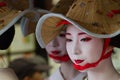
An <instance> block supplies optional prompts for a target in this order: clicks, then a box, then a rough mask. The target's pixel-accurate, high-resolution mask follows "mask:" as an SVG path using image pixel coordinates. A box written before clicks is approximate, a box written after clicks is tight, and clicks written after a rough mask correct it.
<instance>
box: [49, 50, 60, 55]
mask: <svg viewBox="0 0 120 80" xmlns="http://www.w3.org/2000/svg"><path fill="white" fill-rule="evenodd" d="M51 52H52V54H54V55H57V54H59V53H60V51H51Z"/></svg>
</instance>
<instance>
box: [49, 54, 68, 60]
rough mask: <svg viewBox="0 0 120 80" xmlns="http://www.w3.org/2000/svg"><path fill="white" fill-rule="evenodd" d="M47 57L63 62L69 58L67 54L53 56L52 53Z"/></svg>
mask: <svg viewBox="0 0 120 80" xmlns="http://www.w3.org/2000/svg"><path fill="white" fill-rule="evenodd" d="M49 57H50V58H52V59H55V60H60V61H63V62H67V61H69V60H70V58H69V56H68V55H63V56H54V55H52V54H49Z"/></svg>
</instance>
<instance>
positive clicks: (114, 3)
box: [36, 0, 120, 47]
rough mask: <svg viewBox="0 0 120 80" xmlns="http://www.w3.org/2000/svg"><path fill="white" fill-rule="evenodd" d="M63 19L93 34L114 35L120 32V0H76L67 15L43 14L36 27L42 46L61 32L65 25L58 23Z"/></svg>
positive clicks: (95, 35) (101, 35)
mask: <svg viewBox="0 0 120 80" xmlns="http://www.w3.org/2000/svg"><path fill="white" fill-rule="evenodd" d="M106 5H107V6H106ZM63 20H66V21H68V22H70V23H71V24H73V25H74V26H75V27H77V28H78V29H80V30H82V31H83V32H85V33H87V34H89V35H91V36H94V37H98V38H108V37H114V36H116V35H118V34H119V33H120V0H74V2H73V4H72V6H71V7H70V8H69V10H68V11H67V14H66V15H62V14H55V13H50V14H46V15H44V16H42V17H41V18H40V20H39V22H38V23H39V24H38V25H37V28H36V37H37V39H38V40H41V41H39V44H40V45H41V47H45V45H46V44H47V43H48V42H49V41H51V40H52V39H54V38H55V36H56V35H58V34H59V32H60V30H61V28H62V27H64V26H63V24H60V25H58V24H59V23H60V22H61V21H63ZM38 34H39V35H38ZM51 34H52V35H51Z"/></svg>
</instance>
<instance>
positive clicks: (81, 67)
mask: <svg viewBox="0 0 120 80" xmlns="http://www.w3.org/2000/svg"><path fill="white" fill-rule="evenodd" d="M109 43H110V38H107V39H105V43H104V47H103V51H102V55H101V58H100V59H99V60H98V61H97V62H95V63H87V64H86V65H84V66H80V65H76V64H74V65H73V66H74V68H75V69H77V70H85V69H88V68H92V67H96V66H97V65H98V64H99V63H100V62H101V61H102V60H104V59H107V58H109V57H110V56H111V54H112V51H109V52H108V53H106V54H105V51H106V49H107V47H108V46H109Z"/></svg>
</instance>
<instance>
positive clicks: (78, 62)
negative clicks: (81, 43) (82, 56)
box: [75, 60, 84, 64]
mask: <svg viewBox="0 0 120 80" xmlns="http://www.w3.org/2000/svg"><path fill="white" fill-rule="evenodd" d="M83 61H84V60H75V63H76V64H80V63H82V62H83Z"/></svg>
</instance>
